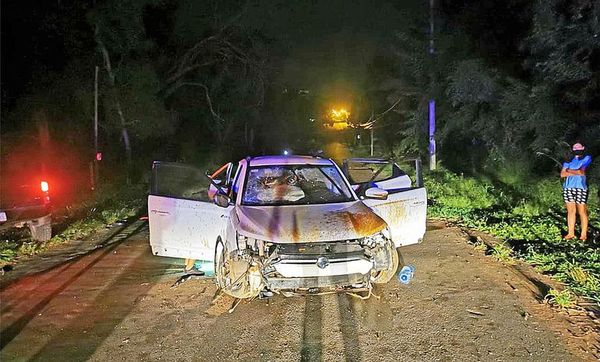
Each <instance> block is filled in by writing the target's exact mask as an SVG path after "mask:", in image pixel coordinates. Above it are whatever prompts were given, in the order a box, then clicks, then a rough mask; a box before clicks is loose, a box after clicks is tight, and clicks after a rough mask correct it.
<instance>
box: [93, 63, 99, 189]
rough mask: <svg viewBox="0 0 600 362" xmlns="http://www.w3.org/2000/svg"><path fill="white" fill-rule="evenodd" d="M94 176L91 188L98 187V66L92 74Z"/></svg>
mask: <svg viewBox="0 0 600 362" xmlns="http://www.w3.org/2000/svg"><path fill="white" fill-rule="evenodd" d="M94 75H95V76H94V177H93V183H92V190H96V188H97V187H98V179H99V175H98V66H96V70H95V74H94Z"/></svg>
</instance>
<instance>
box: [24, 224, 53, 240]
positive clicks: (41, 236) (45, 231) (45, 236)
mask: <svg viewBox="0 0 600 362" xmlns="http://www.w3.org/2000/svg"><path fill="white" fill-rule="evenodd" d="M29 231H31V238H32V239H33V240H36V241H48V240H50V238H52V223H50V222H48V223H46V224H41V225H33V224H29Z"/></svg>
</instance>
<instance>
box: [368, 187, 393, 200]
mask: <svg viewBox="0 0 600 362" xmlns="http://www.w3.org/2000/svg"><path fill="white" fill-rule="evenodd" d="M365 197H366V198H367V199H376V200H387V198H388V192H387V191H385V190H382V189H380V188H379V187H371V188H370V189H367V191H365Z"/></svg>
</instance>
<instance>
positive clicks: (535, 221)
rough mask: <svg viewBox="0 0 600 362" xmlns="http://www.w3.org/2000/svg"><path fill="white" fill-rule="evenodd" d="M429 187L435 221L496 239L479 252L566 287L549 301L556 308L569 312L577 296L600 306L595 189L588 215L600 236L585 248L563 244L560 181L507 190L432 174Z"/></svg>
mask: <svg viewBox="0 0 600 362" xmlns="http://www.w3.org/2000/svg"><path fill="white" fill-rule="evenodd" d="M513 181H514V180H513ZM425 186H426V187H427V191H428V196H429V198H430V199H432V200H433V205H432V206H430V207H429V211H428V212H429V216H430V217H434V218H441V219H446V220H449V221H452V222H455V223H457V224H459V225H461V226H464V227H468V228H472V229H476V230H480V231H484V232H486V233H489V234H491V235H494V236H495V237H498V238H499V239H502V240H503V243H502V244H497V245H496V246H494V247H493V248H491V249H489V250H488V248H487V247H486V246H485V245H478V244H476V245H475V247H476V248H477V249H478V250H483V251H487V252H488V254H490V255H491V256H492V257H494V258H496V259H498V260H500V261H502V262H504V263H511V260H513V258H516V259H520V260H524V261H526V262H528V263H530V264H531V265H533V266H534V267H535V268H536V270H538V271H539V272H541V273H544V274H548V275H551V276H552V277H553V278H555V279H557V280H559V281H561V282H563V283H565V285H566V289H565V291H563V294H557V295H554V294H552V295H549V297H548V298H549V300H550V301H551V302H552V303H553V304H556V305H559V306H562V307H566V306H569V305H571V304H569V303H568V302H567V300H571V299H574V296H575V295H577V296H579V297H582V298H583V299H586V300H588V301H589V302H591V303H594V304H596V305H598V306H600V251H599V250H600V240H598V239H599V238H600V235H598V230H600V218H599V215H600V207H599V205H598V200H597V198H596V197H595V195H597V193H598V190H597V187H596V186H595V185H593V186H592V187H591V188H590V192H589V194H590V198H589V204H588V212H589V216H590V225H591V227H592V228H593V229H594V230H596V231H594V232H592V233H590V234H589V236H588V240H587V241H585V242H584V241H580V240H564V239H563V238H562V235H563V234H564V233H565V228H566V216H565V212H564V210H563V209H564V204H563V201H562V195H561V192H562V190H561V185H560V183H559V182H558V181H557V180H556V179H553V180H550V179H542V180H538V181H534V182H530V183H528V184H519V183H517V182H512V183H511V184H503V183H501V182H498V181H496V182H492V181H490V180H488V179H486V178H485V177H481V178H474V177H463V176H460V175H456V174H453V173H451V172H449V171H446V170H441V171H437V172H430V173H428V174H427V175H426V177H425ZM556 293H558V292H556ZM568 297H569V298H570V299H569V298H568Z"/></svg>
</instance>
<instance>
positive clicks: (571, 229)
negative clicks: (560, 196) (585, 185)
mask: <svg viewBox="0 0 600 362" xmlns="http://www.w3.org/2000/svg"><path fill="white" fill-rule="evenodd" d="M566 204H567V230H568V231H567V235H565V239H572V238H574V237H575V218H576V217H577V207H576V206H575V203H574V202H567V203H566Z"/></svg>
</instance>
